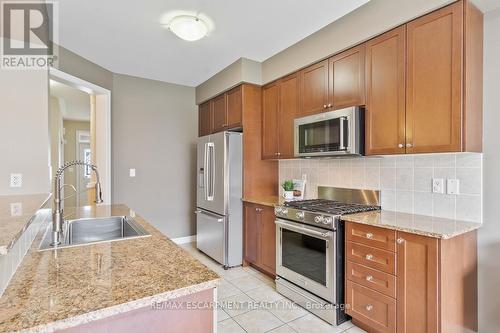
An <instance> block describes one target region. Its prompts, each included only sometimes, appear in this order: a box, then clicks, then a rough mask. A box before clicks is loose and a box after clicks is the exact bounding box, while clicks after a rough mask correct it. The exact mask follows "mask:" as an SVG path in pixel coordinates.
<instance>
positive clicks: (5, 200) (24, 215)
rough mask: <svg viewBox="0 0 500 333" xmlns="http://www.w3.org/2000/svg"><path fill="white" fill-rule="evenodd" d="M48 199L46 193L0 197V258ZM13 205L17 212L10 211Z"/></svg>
mask: <svg viewBox="0 0 500 333" xmlns="http://www.w3.org/2000/svg"><path fill="white" fill-rule="evenodd" d="M49 198H50V194H48V193H44V194H27V195H2V196H0V256H1V255H5V254H7V253H8V252H9V250H10V249H11V248H12V246H13V245H14V243H15V242H16V241H17V240H18V239H19V237H20V236H21V235H22V233H23V232H24V231H25V230H26V228H27V227H28V226H29V225H30V223H31V221H32V219H33V217H34V216H35V214H36V212H37V211H38V210H39V209H40V208H41V207H42V206H43V205H44V204H45V203H46V202H47V200H48V199H49ZM13 204H14V205H17V207H18V208H19V211H18V212H13V211H12V208H11V207H12V205H13ZM13 213H14V214H13ZM17 213H18V214H19V215H17Z"/></svg>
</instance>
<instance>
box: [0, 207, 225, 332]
mask: <svg viewBox="0 0 500 333" xmlns="http://www.w3.org/2000/svg"><path fill="white" fill-rule="evenodd" d="M123 215H129V216H132V217H134V218H135V220H136V221H137V222H138V223H139V224H140V225H141V226H142V227H143V228H144V229H145V230H146V231H148V232H149V233H151V236H150V237H145V238H136V239H130V240H120V241H115V242H105V243H99V244H93V245H86V246H78V247H72V248H65V249H58V250H49V251H43V252H39V251H38V246H39V243H40V241H41V237H42V234H43V232H40V233H39V234H38V236H37V238H36V239H35V241H34V242H33V244H32V246H31V248H30V250H28V253H27V254H26V256H25V258H24V260H23V262H22V263H21V265H20V266H19V269H18V270H17V272H16V273H15V275H14V276H13V277H12V280H11V282H10V284H9V285H8V287H7V289H6V290H5V292H4V294H3V296H2V297H1V298H0V332H11V331H25V332H52V331H55V330H58V329H63V328H68V327H74V326H77V325H80V324H84V323H87V322H90V321H94V320H98V319H102V318H106V317H109V316H112V315H114V314H118V313H123V312H127V311H130V310H134V309H138V308H143V307H148V306H151V303H152V302H162V301H167V300H170V299H174V298H178V297H181V296H185V295H188V294H192V293H196V292H199V291H202V290H206V289H211V288H215V287H216V286H217V285H218V283H219V277H218V275H217V274H216V273H215V272H213V271H211V270H210V269H208V268H207V267H206V266H204V265H203V264H202V263H201V262H199V261H198V260H196V259H195V258H193V257H192V256H191V255H190V254H189V253H188V252H186V251H185V250H183V249H182V248H181V247H179V246H178V245H176V244H175V243H173V242H172V241H171V240H170V239H168V238H167V237H165V236H164V235H163V234H162V233H160V232H159V231H158V230H156V229H155V228H154V227H153V226H151V225H150V224H149V223H148V222H146V221H145V220H144V219H142V218H141V217H140V216H134V215H135V213H134V212H133V211H131V210H130V209H129V208H128V207H126V206H124V205H111V206H97V207H96V206H88V207H83V208H78V209H77V210H76V212H74V213H73V214H71V216H68V217H67V219H74V218H90V217H107V216H123Z"/></svg>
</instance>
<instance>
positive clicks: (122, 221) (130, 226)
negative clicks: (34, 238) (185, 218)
mask: <svg viewBox="0 0 500 333" xmlns="http://www.w3.org/2000/svg"><path fill="white" fill-rule="evenodd" d="M51 231H52V224H50V225H49V226H48V227H47V230H46V232H45V235H44V237H43V240H42V242H41V244H40V250H41V251H43V250H51V249H56V248H57V249H60V248H65V247H70V246H78V245H86V244H95V243H102V242H111V241H117V240H125V239H131V238H138V237H147V236H150V234H149V233H148V232H147V231H146V230H144V228H142V227H141V226H140V225H139V224H138V223H137V222H136V221H134V219H133V218H131V217H129V216H111V217H105V218H92V219H79V220H69V221H66V223H65V225H64V234H63V239H62V242H61V244H60V245H58V246H51V245H50V243H51V242H52V232H51Z"/></svg>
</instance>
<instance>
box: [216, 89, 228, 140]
mask: <svg viewBox="0 0 500 333" xmlns="http://www.w3.org/2000/svg"><path fill="white" fill-rule="evenodd" d="M212 103H213V104H212V113H213V131H214V132H220V131H222V130H224V129H225V127H226V126H227V112H226V110H227V103H226V94H222V95H219V96H217V97H215V98H214V99H212Z"/></svg>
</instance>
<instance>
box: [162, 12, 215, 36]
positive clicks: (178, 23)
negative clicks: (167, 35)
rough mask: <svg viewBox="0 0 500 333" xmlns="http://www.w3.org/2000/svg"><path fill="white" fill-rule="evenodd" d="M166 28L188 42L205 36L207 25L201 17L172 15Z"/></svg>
mask: <svg viewBox="0 0 500 333" xmlns="http://www.w3.org/2000/svg"><path fill="white" fill-rule="evenodd" d="M168 29H169V30H170V31H172V32H173V33H174V34H175V35H176V36H177V37H179V38H181V39H184V40H187V41H190V42H192V41H195V40H198V39H201V38H203V37H205V36H206V35H207V34H208V30H209V29H208V25H207V24H206V23H205V22H204V21H203V20H202V19H200V18H199V17H196V16H191V15H180V16H176V17H174V18H173V19H172V20H171V21H170V23H169V25H168Z"/></svg>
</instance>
